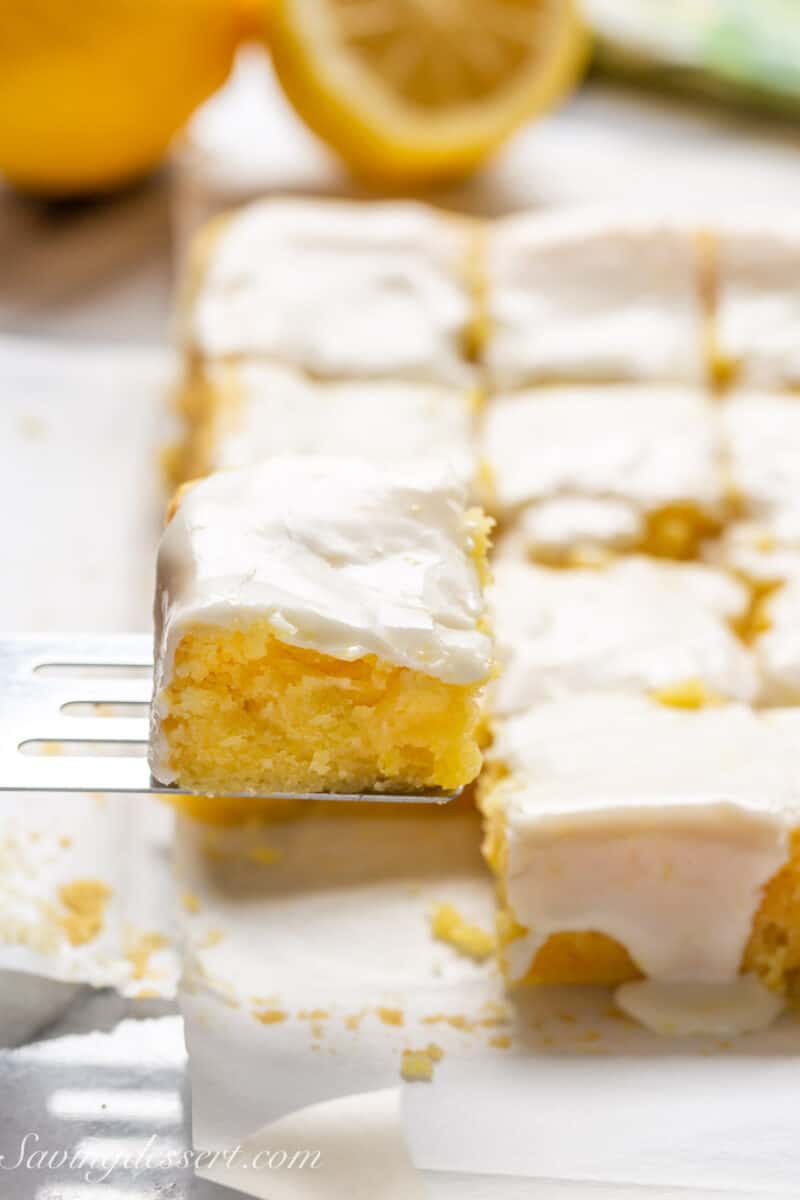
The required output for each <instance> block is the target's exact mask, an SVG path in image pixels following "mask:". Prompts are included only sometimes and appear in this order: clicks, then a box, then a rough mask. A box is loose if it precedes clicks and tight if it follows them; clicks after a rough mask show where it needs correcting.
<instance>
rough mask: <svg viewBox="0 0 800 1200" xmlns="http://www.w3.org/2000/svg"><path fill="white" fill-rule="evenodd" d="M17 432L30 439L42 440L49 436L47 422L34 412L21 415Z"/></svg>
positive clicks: (33, 440) (34, 440)
mask: <svg viewBox="0 0 800 1200" xmlns="http://www.w3.org/2000/svg"><path fill="white" fill-rule="evenodd" d="M17 432H18V433H19V434H20V436H21V437H24V438H28V440H29V441H32V442H40V441H43V440H44V438H45V437H46V436H47V422H46V421H43V420H42V418H41V417H36V416H33V415H32V414H27V415H25V416H21V417H20V418H19V420H18V421H17Z"/></svg>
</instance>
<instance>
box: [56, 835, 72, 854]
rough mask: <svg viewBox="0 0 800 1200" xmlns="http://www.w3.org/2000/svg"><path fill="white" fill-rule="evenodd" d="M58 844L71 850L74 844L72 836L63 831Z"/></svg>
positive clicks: (63, 848)
mask: <svg viewBox="0 0 800 1200" xmlns="http://www.w3.org/2000/svg"><path fill="white" fill-rule="evenodd" d="M58 844H59V846H60V847H61V849H62V850H69V849H70V847H71V846H72V838H71V837H70V836H69V834H67V833H62V835H61V837H60V838H59V839H58Z"/></svg>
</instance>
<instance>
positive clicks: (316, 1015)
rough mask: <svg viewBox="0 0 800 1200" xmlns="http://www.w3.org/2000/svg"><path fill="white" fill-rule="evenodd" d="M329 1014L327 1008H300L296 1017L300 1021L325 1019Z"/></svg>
mask: <svg viewBox="0 0 800 1200" xmlns="http://www.w3.org/2000/svg"><path fill="white" fill-rule="evenodd" d="M330 1015H331V1014H330V1012H329V1011H328V1009H327V1008H301V1009H300V1011H299V1012H298V1014H297V1018H298V1020H300V1021H327V1019H328V1017H329V1016H330Z"/></svg>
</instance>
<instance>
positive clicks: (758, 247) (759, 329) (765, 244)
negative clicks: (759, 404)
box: [713, 214, 800, 390]
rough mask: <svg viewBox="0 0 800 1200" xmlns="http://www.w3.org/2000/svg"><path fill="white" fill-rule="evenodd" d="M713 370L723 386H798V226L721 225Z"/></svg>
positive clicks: (791, 219) (785, 222)
mask: <svg viewBox="0 0 800 1200" xmlns="http://www.w3.org/2000/svg"><path fill="white" fill-rule="evenodd" d="M714 247H715V254H714V257H715V274H716V285H715V290H716V314H715V319H714V338H713V342H714V357H715V362H714V369H715V373H716V375H717V377H718V378H719V379H720V380H721V381H723V382H731V381H736V382H739V383H741V384H749V385H757V386H764V387H769V388H775V389H778V390H780V389H781V388H790V389H800V222H798V220H797V217H796V216H787V215H786V214H783V215H781V216H780V218H779V219H775V220H774V221H772V222H771V227H768V226H767V224H766V222H765V221H763V220H761V221H757V220H754V219H753V217H752V216H744V217H741V218H736V219H731V220H730V221H726V222H723V223H722V225H721V227H719V229H718V232H717V234H716V237H715V240H714Z"/></svg>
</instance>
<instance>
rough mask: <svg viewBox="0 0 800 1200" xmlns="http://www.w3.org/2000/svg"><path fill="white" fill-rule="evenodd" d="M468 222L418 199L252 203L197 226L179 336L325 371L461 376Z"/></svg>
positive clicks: (469, 330)
mask: <svg viewBox="0 0 800 1200" xmlns="http://www.w3.org/2000/svg"><path fill="white" fill-rule="evenodd" d="M472 229H473V226H472V225H471V223H469V222H467V221H466V220H465V219H460V218H456V217H451V216H447V215H445V214H444V213H440V212H437V211H436V210H435V209H433V208H429V207H426V206H424V205H421V204H414V203H385V204H359V203H356V202H341V201H320V200H298V199H297V198H294V199H269V200H262V201H258V202H256V203H254V204H250V205H248V206H246V207H244V208H242V209H239V210H238V211H237V212H235V213H233V214H230V215H228V216H225V217H221V218H218V219H217V220H216V221H214V222H213V223H212V224H211V226H209V227H208V228H207V229H205V230H204V231H203V232H202V233H201V235H200V236H199V237H198V239H197V241H196V244H195V246H194V250H193V253H192V255H191V260H190V265H189V270H188V274H187V281H186V284H185V286H184V295H183V302H182V305H181V314H180V319H179V334H180V337H181V340H182V342H183V344H184V347H185V348H186V349H187V350H188V351H189V353H190V355H191V357H192V358H193V359H195V360H196V359H200V360H208V359H218V358H242V357H245V358H260V359H266V360H269V361H273V362H280V363H287V364H289V365H291V366H295V367H298V368H303V369H304V370H306V371H308V372H309V374H311V375H313V376H315V377H318V378H323V379H346V378H394V379H415V380H419V381H422V382H425V383H439V384H454V385H456V386H458V385H462V384H465V383H468V382H469V381H470V379H471V377H472V371H471V369H470V367H469V366H468V364H467V363H466V361H465V353H466V351H467V350H468V349H469V346H470V343H471V339H472V337H473V332H474V331H473V325H474V321H475V308H474V296H473V290H472V280H473V271H474V263H473V253H474V252H473V233H472Z"/></svg>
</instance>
